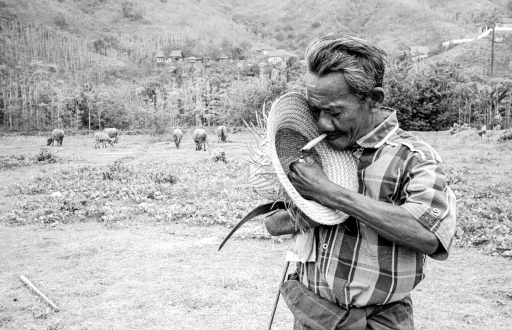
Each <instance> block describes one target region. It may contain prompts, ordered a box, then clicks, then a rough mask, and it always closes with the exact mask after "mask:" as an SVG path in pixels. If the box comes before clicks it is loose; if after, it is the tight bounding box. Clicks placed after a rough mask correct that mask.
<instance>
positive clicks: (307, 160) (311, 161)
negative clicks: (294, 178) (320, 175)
mask: <svg viewBox="0 0 512 330" xmlns="http://www.w3.org/2000/svg"><path fill="white" fill-rule="evenodd" d="M304 160H305V161H306V164H310V165H313V164H315V163H316V162H315V160H314V159H313V157H310V156H306V158H304Z"/></svg>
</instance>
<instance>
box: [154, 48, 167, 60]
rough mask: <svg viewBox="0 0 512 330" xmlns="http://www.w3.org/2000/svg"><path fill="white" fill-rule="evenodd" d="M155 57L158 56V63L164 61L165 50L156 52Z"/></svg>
mask: <svg viewBox="0 0 512 330" xmlns="http://www.w3.org/2000/svg"><path fill="white" fill-rule="evenodd" d="M155 58H156V62H157V63H164V62H165V54H164V51H163V50H159V51H158V52H156V55H155Z"/></svg>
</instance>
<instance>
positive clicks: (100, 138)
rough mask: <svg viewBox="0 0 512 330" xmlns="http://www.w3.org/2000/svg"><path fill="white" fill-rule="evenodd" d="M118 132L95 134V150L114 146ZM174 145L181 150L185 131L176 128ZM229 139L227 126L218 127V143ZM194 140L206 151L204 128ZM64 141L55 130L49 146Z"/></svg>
mask: <svg viewBox="0 0 512 330" xmlns="http://www.w3.org/2000/svg"><path fill="white" fill-rule="evenodd" d="M118 133H119V132H118V131H117V129H116V128H113V127H111V128H105V129H104V130H103V132H96V133H94V148H101V147H102V146H103V148H106V147H107V143H108V144H110V145H111V146H114V143H117V141H118V138H117V136H118ZM172 136H173V139H174V143H175V144H176V148H177V149H179V148H180V142H181V139H182V138H183V131H182V130H181V129H179V128H176V129H175V130H174V132H173V133H172ZM227 137H228V133H227V129H226V126H219V127H217V142H219V143H221V142H223V143H226V138H227ZM192 139H193V140H194V143H195V144H196V150H201V149H203V150H204V151H206V140H207V139H208V134H207V133H206V130H204V129H202V128H197V129H196V130H194V132H193V133H192ZM63 140H64V131H63V130H61V129H54V130H53V132H52V136H51V137H50V138H48V140H47V145H48V146H50V145H52V146H53V144H54V143H56V145H57V146H60V147H62V141H63Z"/></svg>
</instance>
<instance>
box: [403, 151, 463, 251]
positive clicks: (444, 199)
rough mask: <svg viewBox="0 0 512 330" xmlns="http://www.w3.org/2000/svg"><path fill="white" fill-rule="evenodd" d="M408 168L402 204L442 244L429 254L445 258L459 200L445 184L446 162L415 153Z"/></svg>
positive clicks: (450, 241) (451, 238)
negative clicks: (457, 200) (425, 157)
mask: <svg viewBox="0 0 512 330" xmlns="http://www.w3.org/2000/svg"><path fill="white" fill-rule="evenodd" d="M407 167H408V170H407V172H406V173H407V174H406V177H405V181H404V182H405V183H404V185H403V193H404V195H405V203H404V204H402V205H401V207H403V208H404V209H406V210H407V211H408V212H409V213H410V214H411V215H412V216H413V217H414V218H415V219H416V220H418V221H419V222H420V223H421V224H422V225H423V226H425V227H426V228H427V229H428V230H430V231H431V232H432V233H433V234H434V235H436V237H437V238H438V239H439V242H440V243H441V247H440V248H439V249H438V250H437V251H436V252H434V253H433V254H431V255H430V257H431V258H433V259H437V260H445V259H447V258H448V255H449V251H450V247H451V244H452V240H453V236H454V234H455V224H456V199H455V194H454V193H453V191H452V190H451V189H450V187H448V184H447V183H446V175H445V173H444V167H443V164H442V163H441V162H439V161H438V160H435V159H427V160H425V159H422V158H421V157H420V156H419V155H414V154H413V155H412V159H411V162H410V163H409V166H407Z"/></svg>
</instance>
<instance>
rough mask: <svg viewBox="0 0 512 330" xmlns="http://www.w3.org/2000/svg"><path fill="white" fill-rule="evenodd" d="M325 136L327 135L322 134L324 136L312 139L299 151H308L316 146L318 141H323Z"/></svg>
mask: <svg viewBox="0 0 512 330" xmlns="http://www.w3.org/2000/svg"><path fill="white" fill-rule="evenodd" d="M326 136H327V134H325V133H324V134H322V135H320V136H318V137H316V138H314V139H313V140H311V141H309V142H308V143H307V144H306V145H305V146H304V147H302V149H300V151H308V150H309V149H311V148H313V147H314V146H316V145H317V144H318V143H319V142H320V141H322V140H323V139H325V137H326Z"/></svg>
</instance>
